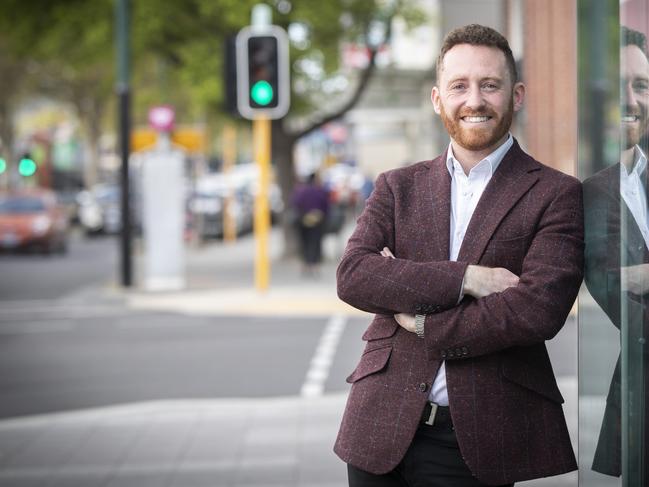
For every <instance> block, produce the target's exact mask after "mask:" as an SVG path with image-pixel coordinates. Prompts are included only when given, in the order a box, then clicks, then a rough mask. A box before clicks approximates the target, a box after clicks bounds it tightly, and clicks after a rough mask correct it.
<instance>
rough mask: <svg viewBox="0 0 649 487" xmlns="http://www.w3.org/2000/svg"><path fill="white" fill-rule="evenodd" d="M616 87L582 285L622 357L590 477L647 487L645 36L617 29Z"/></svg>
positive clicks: (590, 205)
mask: <svg viewBox="0 0 649 487" xmlns="http://www.w3.org/2000/svg"><path fill="white" fill-rule="evenodd" d="M619 82H620V112H619V113H620V144H621V145H620V149H621V150H620V157H619V162H618V163H615V164H613V165H610V166H609V167H606V168H605V169H603V170H601V171H599V172H597V173H596V174H595V175H593V176H591V177H590V178H588V179H586V180H585V181H584V204H585V218H586V285H587V287H588V290H589V291H590V293H591V295H592V297H593V298H594V299H595V301H596V302H597V304H598V305H599V306H600V307H601V309H602V310H603V311H604V312H605V313H606V315H607V317H608V318H609V319H610V321H611V322H612V324H613V325H614V326H615V327H617V328H618V329H619V330H620V333H619V339H620V354H619V357H618V360H617V363H616V365H615V368H614V370H613V371H612V378H611V381H610V386H609V388H608V394H607V395H606V404H605V408H604V413H603V417H602V420H601V426H600V431H599V435H598V438H597V443H596V448H595V452H594V454H593V460H592V469H593V470H594V471H596V472H600V473H603V474H606V475H610V476H615V477H618V476H620V475H622V483H623V485H625V486H634V487H635V486H638V487H640V486H645V485H649V484H647V477H646V472H645V465H646V464H647V459H648V457H647V452H646V449H645V436H646V426H647V425H648V424H649V423H647V421H646V408H645V399H646V391H647V387H646V386H647V383H646V379H647V376H649V374H646V373H645V367H646V364H647V362H646V361H645V359H644V355H645V348H646V347H645V323H647V322H648V320H647V318H648V315H647V313H648V307H647V304H648V302H649V250H648V249H649V220H648V212H647V192H646V188H647V174H648V171H647V158H646V156H645V150H646V142H647V130H648V127H649V116H648V113H649V112H648V108H649V60H648V58H647V45H646V37H645V35H644V34H643V33H641V32H639V31H637V30H634V29H630V28H626V27H622V28H621V29H620V78H619ZM643 146H644V147H645V150H643ZM582 338H584V340H587V338H588V337H585V336H584V335H582ZM583 365H584V364H583V363H582V366H583ZM588 412H589V413H590V411H588ZM602 482H603V481H602ZM584 485H586V484H584ZM601 485H616V484H606V483H602V484H601Z"/></svg>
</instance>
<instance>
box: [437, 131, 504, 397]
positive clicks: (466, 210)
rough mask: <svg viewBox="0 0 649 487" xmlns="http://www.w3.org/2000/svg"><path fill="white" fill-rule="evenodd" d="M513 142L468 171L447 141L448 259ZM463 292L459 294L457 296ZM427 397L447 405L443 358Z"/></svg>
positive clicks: (456, 249)
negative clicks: (465, 170)
mask: <svg viewBox="0 0 649 487" xmlns="http://www.w3.org/2000/svg"><path fill="white" fill-rule="evenodd" d="M513 144H514V139H513V138H512V136H511V134H510V135H509V137H508V138H507V140H506V141H505V142H504V143H503V144H502V145H501V146H500V147H498V148H497V149H496V150H495V151H493V152H492V153H491V154H489V155H488V156H487V157H485V158H484V159H483V160H482V161H480V162H479V163H478V164H476V165H475V166H474V167H473V168H472V169H471V171H469V174H468V175H467V174H466V173H465V172H464V169H462V166H461V165H460V163H459V162H458V161H457V159H455V157H454V155H453V146H452V144H449V146H448V153H447V155H446V167H447V169H448V172H449V173H450V175H451V235H450V241H449V242H450V256H449V259H450V260H457V256H458V254H459V253H460V247H461V246H462V241H463V240H464V234H465V233H466V229H467V227H468V226H469V222H470V221H471V216H473V212H474V211H475V208H476V206H478V201H479V200H480V197H481V196H482V193H483V192H484V190H485V188H486V187H487V183H489V180H490V179H491V176H493V173H494V172H496V169H497V168H498V165H499V164H500V162H501V161H502V160H503V157H505V154H506V153H507V151H508V150H509V149H510V148H511V146H512V145H513ZM461 299H462V296H460V300H461ZM428 399H429V400H430V401H432V402H435V403H437V404H439V405H440V406H448V392H447V390H446V362H442V365H441V366H440V367H439V370H438V371H437V375H436V376H435V380H434V381H433V386H432V387H431V389H430V394H429V395H428Z"/></svg>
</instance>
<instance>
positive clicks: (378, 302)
mask: <svg viewBox="0 0 649 487" xmlns="http://www.w3.org/2000/svg"><path fill="white" fill-rule="evenodd" d="M394 201H395V198H394V194H393V191H392V189H391V187H390V184H389V182H388V178H387V176H386V174H385V173H384V174H381V175H380V176H379V177H378V179H377V182H376V185H375V188H374V191H373V192H372V195H371V196H370V197H369V198H368V200H367V202H366V205H365V209H364V211H363V213H362V214H361V216H360V217H359V219H358V222H357V225H356V229H355V230H354V233H353V234H352V236H351V237H350V239H349V241H348V243H347V248H346V249H345V253H344V254H343V257H342V260H341V262H340V264H339V265H338V269H337V273H336V278H337V290H338V296H339V297H340V299H342V300H343V301H345V302H346V303H348V304H350V305H352V306H354V307H355V308H358V309H360V310H363V311H368V312H370V313H377V314H395V313H422V312H434V311H439V310H442V309H446V308H450V307H452V306H455V305H456V304H457V302H458V298H459V296H460V291H461V287H462V280H463V278H464V273H465V271H466V267H467V263H462V262H451V261H440V262H414V261H411V260H405V259H399V258H396V259H388V258H385V257H382V256H381V254H380V252H381V250H382V249H383V247H388V248H389V249H391V250H392V251H394V249H395V236H394V235H395V218H396V217H395V202H394Z"/></svg>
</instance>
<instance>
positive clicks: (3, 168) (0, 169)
mask: <svg viewBox="0 0 649 487" xmlns="http://www.w3.org/2000/svg"><path fill="white" fill-rule="evenodd" d="M6 172H7V161H5V160H4V159H3V158H2V157H0V174H4V173H6Z"/></svg>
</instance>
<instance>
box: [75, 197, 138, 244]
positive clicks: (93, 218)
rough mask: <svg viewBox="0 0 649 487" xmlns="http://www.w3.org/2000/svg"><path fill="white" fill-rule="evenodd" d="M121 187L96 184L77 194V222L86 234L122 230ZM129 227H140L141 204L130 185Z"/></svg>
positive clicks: (136, 230) (111, 232)
mask: <svg viewBox="0 0 649 487" xmlns="http://www.w3.org/2000/svg"><path fill="white" fill-rule="evenodd" d="M121 194H122V192H121V189H120V187H119V186H118V185H116V184H97V185H95V186H93V187H92V188H90V189H89V190H85V191H81V192H80V193H79V195H78V196H77V203H78V205H79V210H78V213H79V224H80V225H81V228H82V229H83V231H84V232H85V234H86V235H88V236H91V235H97V234H117V233H119V232H121V230H122V213H121ZM130 201H131V228H132V229H133V231H135V232H139V231H140V229H141V224H140V223H141V221H142V219H141V214H140V209H141V204H140V198H139V194H138V192H137V188H136V187H135V185H134V186H132V187H131V198H130Z"/></svg>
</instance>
